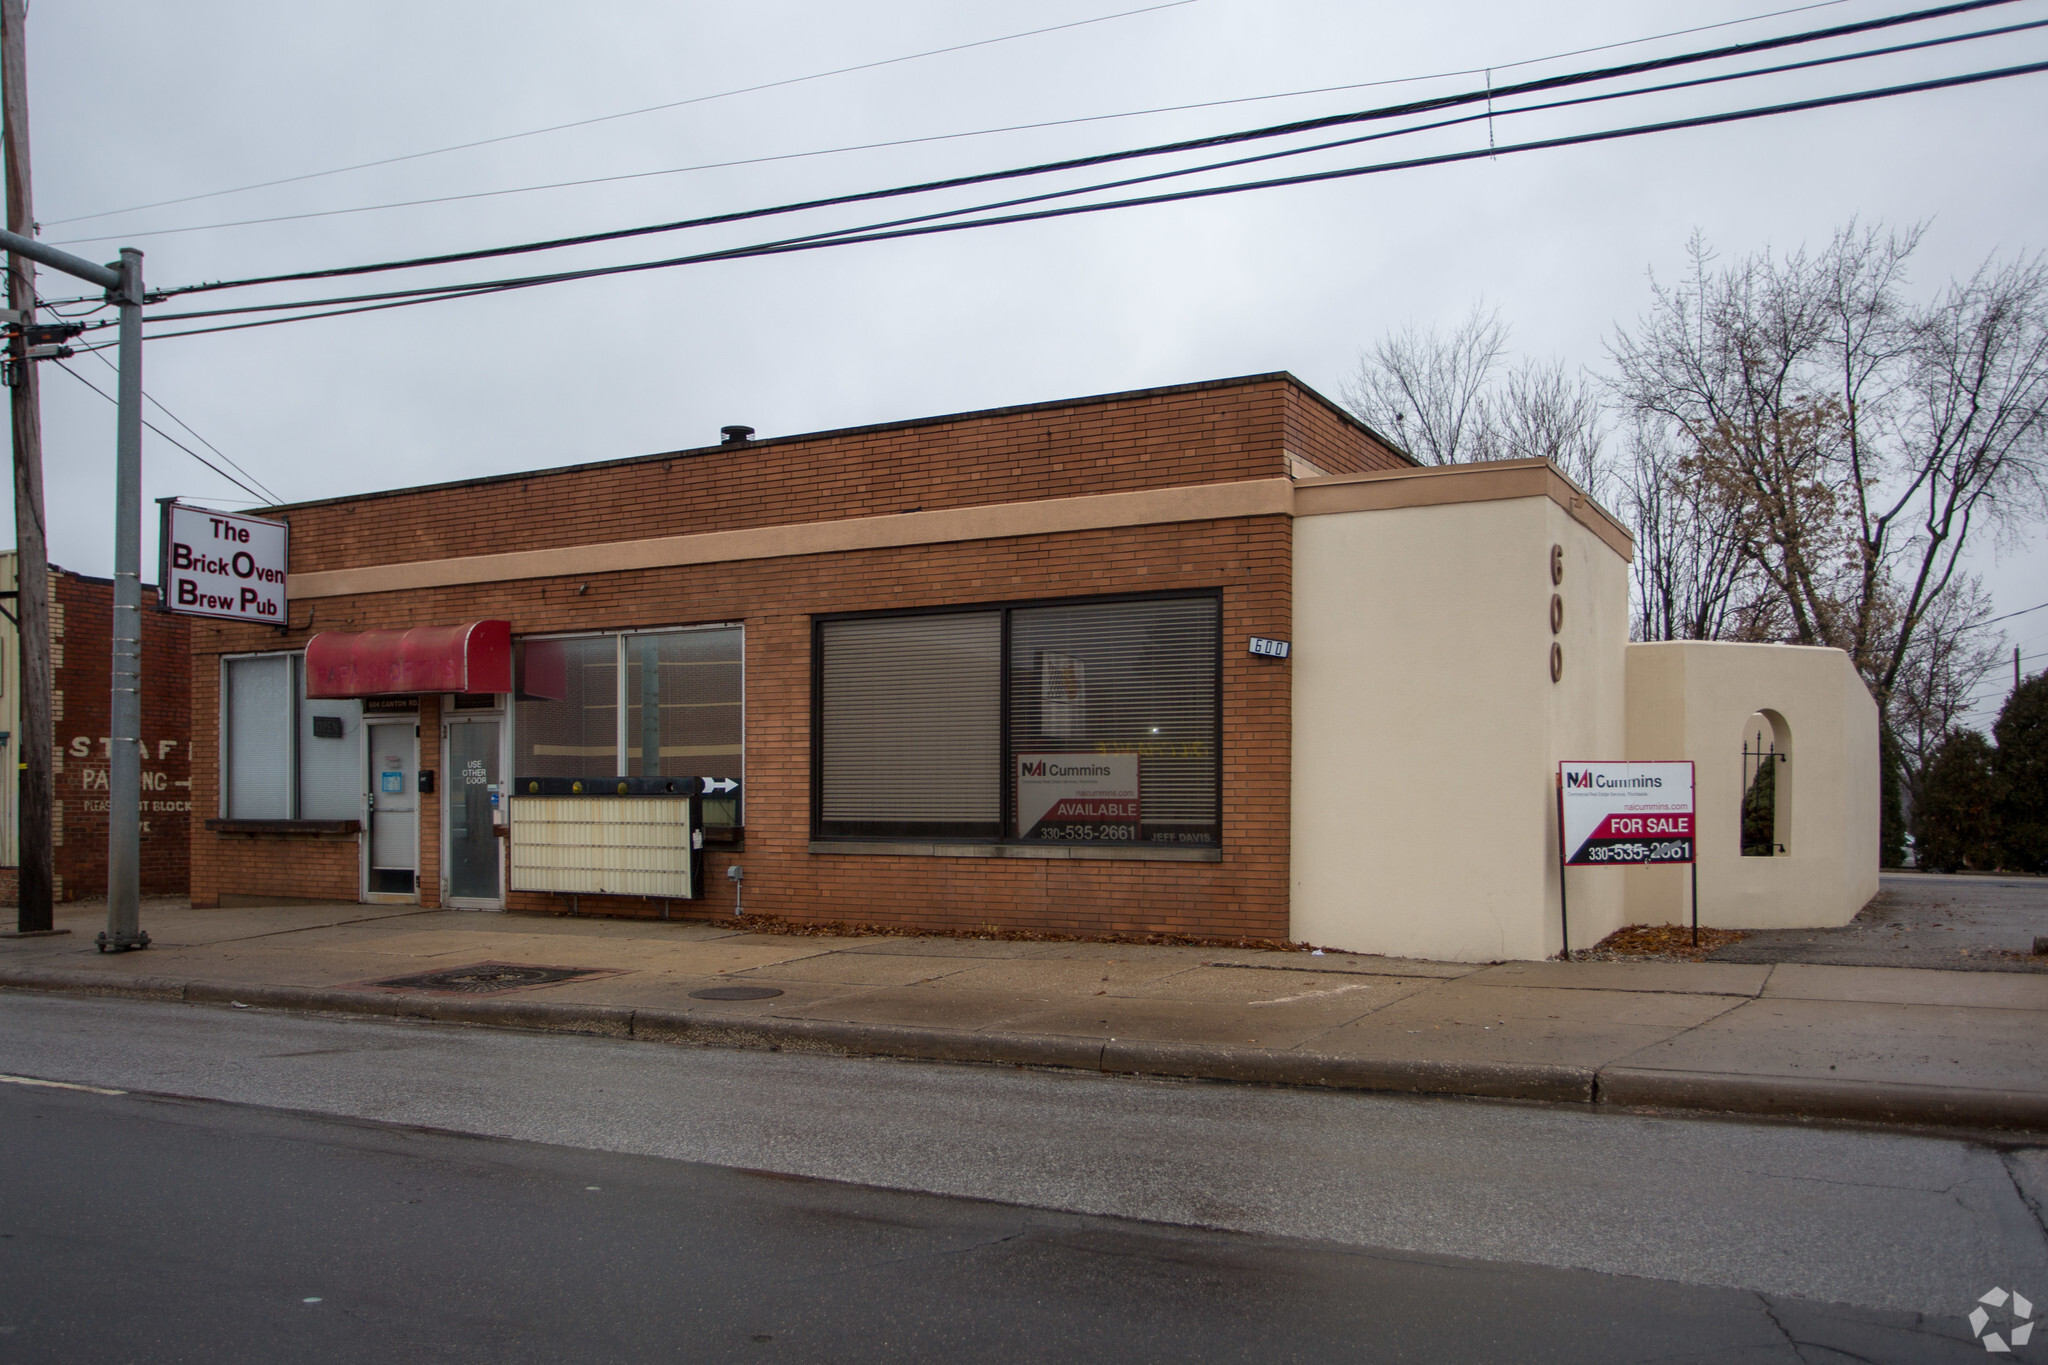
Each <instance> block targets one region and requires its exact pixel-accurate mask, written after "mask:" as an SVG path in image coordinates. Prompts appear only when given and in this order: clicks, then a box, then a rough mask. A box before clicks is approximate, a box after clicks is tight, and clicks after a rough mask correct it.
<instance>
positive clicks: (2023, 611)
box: [1977, 602, 2048, 626]
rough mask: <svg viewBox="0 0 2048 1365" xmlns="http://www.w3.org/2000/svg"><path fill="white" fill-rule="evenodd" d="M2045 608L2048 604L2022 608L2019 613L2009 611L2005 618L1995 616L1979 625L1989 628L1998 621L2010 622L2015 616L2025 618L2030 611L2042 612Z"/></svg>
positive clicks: (2039, 603) (1980, 622)
mask: <svg viewBox="0 0 2048 1365" xmlns="http://www.w3.org/2000/svg"><path fill="white" fill-rule="evenodd" d="M2043 608H2048V602H2036V603H2035V604H2034V605H2033V606H2031V607H2021V608H2020V609H2019V610H2018V611H2009V612H2007V613H2006V614H2005V615H2003V616H1994V617H1991V618H1990V619H1989V620H1985V621H1979V622H1978V623H1977V624H1978V625H1980V626H1988V625H1991V624H1993V623H1994V622H1997V621H2010V620H2012V618H2013V617H2015V616H2025V615H2026V614H2027V613H2028V612H2030V611H2040V610H2042V609H2043Z"/></svg>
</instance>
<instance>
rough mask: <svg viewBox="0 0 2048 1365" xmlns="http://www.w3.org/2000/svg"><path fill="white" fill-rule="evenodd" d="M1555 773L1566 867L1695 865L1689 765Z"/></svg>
mask: <svg viewBox="0 0 2048 1365" xmlns="http://www.w3.org/2000/svg"><path fill="white" fill-rule="evenodd" d="M1557 771H1558V792H1559V804H1560V807H1561V810H1560V812H1559V814H1560V815H1561V817H1562V819H1563V829H1562V830H1561V831H1560V834H1561V835H1562V837H1563V840H1564V853H1565V862H1566V863H1568V864H1570V865H1571V866H1573V867H1620V866H1627V865H1629V864H1632V863H1689V862H1691V861H1692V860H1693V806H1692V764H1691V763H1689V762H1687V763H1560V764H1558V765H1557Z"/></svg>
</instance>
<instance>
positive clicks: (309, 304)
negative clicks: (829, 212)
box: [99, 19, 2048, 326]
mask: <svg viewBox="0 0 2048 1365" xmlns="http://www.w3.org/2000/svg"><path fill="white" fill-rule="evenodd" d="M2038 28H2048V19H2041V20H2034V21H2032V22H2029V23H2025V24H2013V25H2008V26H2006V27H2003V28H1998V29H1986V30H1979V31H1977V32H1973V33H1965V34H1954V35H1950V36H1948V37H1943V38H1930V39H1924V40H1921V41H1919V42H1915V43H1904V44H1898V45H1895V46H1892V47H1887V48H1877V49H1870V50H1866V51H1862V52H1851V53H1842V54H1838V55H1836V56H1832V57H1816V58H1811V59H1808V60H1806V61H1801V62H1788V63H1782V64H1780V65H1777V66H1769V67H1760V68H1755V69H1752V70H1748V71H1735V72H1725V73H1723V74H1721V75H1717V76H1700V77H1695V78H1693V79H1690V80H1684V81H1670V82H1666V83H1664V84H1661V85H1653V86H1645V87H1638V88H1635V89H1630V90H1617V91H1609V92H1606V93H1604V94H1598V95H1581V96H1575V97H1573V98H1570V99H1563V100H1551V101H1546V102H1544V103H1541V104H1533V105H1522V106H1518V107H1515V108H1511V109H1493V110H1484V111H1481V112H1478V113H1472V114H1465V115H1461V116H1459V117H1457V118H1450V119H1439V120H1436V121H1433V122H1429V123H1423V124H1414V125H1410V126H1407V127H1403V128H1396V129H1390V130H1387V131H1384V132H1377V133H1368V134H1364V135H1362V136H1358V137H1350V138H1342V139H1338V140H1336V141H1332V142H1321V143H1314V144H1311V145H1309V146H1304V147H1292V148H1286V149H1283V150H1281V151H1276V152H1264V153H1260V154H1258V155H1255V156H1246V157H1237V158H1233V159H1231V160H1228V161H1217V162H1209V163H1206V164H1204V165H1200V166H1187V167H1182V168H1179V169H1177V170H1171V171H1159V172H1155V173H1153V174H1150V175H1143V176H1132V177H1129V178H1126V179H1122V180H1112V181H1104V182H1099V183H1096V184H1092V185H1080V186H1074V187H1071V188H1068V189H1063V190H1053V191H1049V192H1047V193H1043V194H1036V195H1028V196H1023V197H1019V198H1014V199H1006V200H999V201H996V202H993V203H982V204H973V205H968V206H965V207H962V208H955V209H945V210H940V211H937V212H933V213H926V214H919V215H916V216H914V217H909V218H898V219H893V220H890V221H888V222H881V223H868V224H864V225H861V226H858V227H851V228H838V229H832V230H829V231H825V232H819V233H812V234H806V235H804V236H800V237H789V238H783V239H781V240H779V241H777V242H773V243H760V244H756V246H754V247H748V248H742V250H744V251H754V250H757V249H759V248H760V247H764V246H775V247H786V246H790V245H794V244H796V243H799V242H821V241H824V240H827V239H830V238H835V237H844V236H849V235H853V234H859V233H872V232H879V231H884V230H887V229H892V228H899V227H906V226H910V225H913V224H917V223H926V222H935V221H941V220H943V219H946V218H957V217H962V216H965V215H967V214H972V213H990V212H996V211H998V210H1002V209H1008V208H1017V207H1021V206H1024V205H1027V204H1037V203H1044V202H1047V201H1049V200H1054V199H1063V198H1073V197H1076V196H1079V195H1084V194H1095V193H1100V192H1103V191H1108V190H1117V189H1128V188H1130V187H1132V186H1135V185H1143V184H1153V183H1157V182H1159V181H1162V180H1172V179H1178V178H1184V177H1187V176H1193V175H1205V174H1209V173H1211V172H1214V171H1219V170H1231V169H1236V168H1238V167H1242V166H1247V165H1253V164H1257V163H1260V162H1266V161H1275V160H1280V159H1283V158H1288V157H1295V156H1305V155H1310V154H1313V153H1316V152H1322V151H1330V150H1333V149H1336V148H1340V147H1351V146H1357V145H1359V144H1361V143H1366V142H1377V141H1383V140H1386V139H1389V138H1395V137H1405V136H1410V135H1413V134H1416V133H1422V132H1434V131H1440V130H1442V129H1445V128H1451V127H1456V126H1458V125H1461V124H1468V123H1476V122H1489V123H1490V122H1491V121H1492V120H1495V119H1505V118H1510V117H1512V116H1514V115H1517V114H1530V113H1543V112H1551V111H1555V110H1558V109H1566V108H1574V107H1579V106H1584V105H1588V104H1600V103H1605V102H1609V101H1613V100H1620V99H1629V98H1634V97H1637V96H1642V95H1651V94H1667V93H1670V92H1672V91H1677V90H1687V89H1695V88H1698V87H1702V86H1708V85H1719V84H1724V83H1726V82H1730V81H1737V80H1748V79H1752V78H1755V77H1761V76H1771V75H1781V74H1784V73H1786V72H1790V71H1802V70H1809V69H1812V68H1815V67H1822V66H1832V65H1837V64H1840V63H1844V62H1853V61H1861V60H1864V59H1866V58H1870V57H1876V56H1889V55H1894V54H1897V53H1900V52H1908V51H1915V50H1919V49H1922V48H1931V47H1939V46H1944V45H1947V44H1952V43H1958V42H1965V41H1969V40H1971V39H1975V38H1984V37H1995V36H2003V35H2006V34H2009V33H2014V32H2018V31H2021V30H2024V29H2038ZM499 283H501V282H498V281H487V282H484V283H483V284H481V285H462V286H422V287H420V288H416V289H405V290H390V291H382V292H378V293H372V294H355V295H343V296H340V297H334V298H325V299H300V300H295V301H290V302H284V303H269V304H254V305H241V306H236V307H227V308H212V309H196V310H192V311H188V312H182V313H169V314H157V315H155V316H154V317H152V318H151V319H150V321H151V322H153V323H165V322H189V321H194V320H197V319H201V318H213V317H229V316H235V315H240V314H245V313H252V312H290V311H294V310H299V309H306V308H316V307H327V306H332V305H340V304H359V303H368V302H378V301H382V300H387V299H398V298H407V297H417V296H421V295H429V294H442V293H468V292H472V291H474V290H476V289H486V290H488V289H490V288H493V287H495V286H496V285H497V284H499ZM99 325H101V326H106V325H111V324H99Z"/></svg>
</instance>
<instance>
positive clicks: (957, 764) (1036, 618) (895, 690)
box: [814, 595, 1221, 847]
mask: <svg viewBox="0 0 2048 1365" xmlns="http://www.w3.org/2000/svg"><path fill="white" fill-rule="evenodd" d="M1220 619H1221V609H1220V604H1219V601H1218V599H1217V598H1216V597H1215V596H1214V595H1202V596H1182V597H1154V598H1144V599H1137V600H1128V599H1127V600H1121V601H1082V602H1059V603H1046V604H1043V605H1030V606H1015V607H1002V608H994V609H989V610H983V611H972V612H950V613H929V614H916V615H894V616H864V617H852V618H842V619H834V620H826V621H822V622H820V623H819V625H818V628H817V650H818V656H817V711H816V715H817V722H816V725H817V732H816V749H817V787H816V818H815V822H814V831H815V833H816V834H817V835H818V837H821V838H834V837H838V838H956V839H987V840H994V839H1005V840H1011V841H1018V842H1029V843H1042V842H1061V843H1084V844H1097V845H1116V844H1122V845H1139V844H1143V845H1149V846H1153V847H1159V846H1169V845H1171V846H1183V847H1187V846H1193V847H1204V846H1206V847H1216V846H1218V845H1219V844H1220V842H1221V828H1220V814H1219V802H1218V786H1219V773H1220V768H1219V752H1218V724H1219V709H1218V691H1219V683H1218V679H1219V676H1220V669H1221V664H1220V660H1221V654H1220V648H1221V646H1220V637H1219V634H1218V632H1219V629H1220Z"/></svg>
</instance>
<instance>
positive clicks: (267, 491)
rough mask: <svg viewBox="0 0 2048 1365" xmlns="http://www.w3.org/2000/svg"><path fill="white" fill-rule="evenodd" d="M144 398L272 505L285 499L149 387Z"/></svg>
mask: <svg viewBox="0 0 2048 1365" xmlns="http://www.w3.org/2000/svg"><path fill="white" fill-rule="evenodd" d="M92 357H93V359H95V360H97V361H99V362H100V364H102V365H104V366H106V367H107V368H108V369H110V370H112V371H113V372H114V373H115V374H117V375H118V374H120V373H121V367H120V366H118V365H116V364H115V363H114V362H113V361H111V360H109V359H107V358H106V357H105V356H104V355H102V354H100V353H99V352H98V351H94V352H92ZM142 398H143V401H144V402H146V403H148V404H150V405H151V406H153V407H154V408H155V409H156V410H157V411H158V412H160V413H162V414H163V415H164V416H166V417H168V418H170V419H171V420H172V421H173V422H176V423H177V424H178V425H179V426H181V427H183V428H184V429H185V431H186V433H187V434H188V435H190V436H191V437H192V439H193V440H195V441H197V442H199V444H201V445H203V446H205V447H206V448H207V449H208V450H210V451H212V452H213V453H214V454H216V455H218V456H220V458H221V462H222V463H224V464H226V465H227V466H228V467H229V468H230V469H233V470H234V471H235V472H236V473H237V474H240V475H241V476H242V477H244V478H246V479H247V480H249V483H252V484H254V485H256V490H260V492H261V493H262V494H263V495H265V497H266V498H267V500H268V501H269V503H270V504H271V505H273V506H274V505H276V504H278V503H281V502H283V501H284V499H283V498H281V497H279V496H278V495H277V493H276V491H275V490H274V489H272V488H271V487H270V486H269V485H268V484H266V483H264V482H263V480H261V479H259V478H257V477H256V476H255V475H254V474H251V473H250V472H249V471H248V470H246V469H244V468H242V466H241V465H239V464H237V463H235V461H234V460H233V459H231V458H229V456H228V453H227V452H226V451H224V450H222V449H221V448H220V447H219V446H217V445H215V444H214V443H213V442H211V441H209V440H207V439H206V438H205V437H204V436H202V435H200V434H199V432H198V431H197V430H196V429H195V428H194V427H193V425H192V424H191V423H190V422H188V421H186V420H185V419H184V418H182V417H180V416H178V414H177V413H175V412H172V411H171V410H170V409H169V408H167V407H165V406H164V405H163V404H162V403H161V402H159V401H158V399H157V396H156V395H155V394H153V393H151V392H150V391H149V390H147V389H144V390H143V391H142ZM159 434H161V433H159ZM165 439H167V440H168V439H169V438H168V437H166V438H165ZM243 486H244V487H247V486H248V485H247V484H245V485H243Z"/></svg>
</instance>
